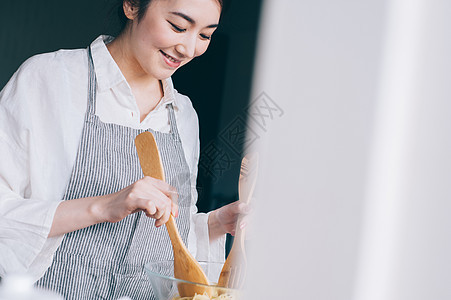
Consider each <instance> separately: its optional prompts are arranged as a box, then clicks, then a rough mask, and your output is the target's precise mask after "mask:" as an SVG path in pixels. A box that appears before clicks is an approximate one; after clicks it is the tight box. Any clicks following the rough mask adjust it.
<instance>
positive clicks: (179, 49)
mask: <svg viewBox="0 0 451 300" xmlns="http://www.w3.org/2000/svg"><path fill="white" fill-rule="evenodd" d="M135 10H136V9H135ZM220 14H221V7H220V5H219V3H218V1H217V0H153V1H152V2H151V3H150V4H149V7H148V8H147V11H146V14H145V15H144V17H143V18H142V19H141V20H140V21H139V22H138V18H137V16H135V17H134V18H133V20H132V21H131V22H132V24H131V28H130V31H128V35H129V36H128V38H129V43H130V46H131V47H130V49H131V52H132V53H131V54H132V56H133V57H132V58H133V59H134V60H135V62H136V63H137V65H136V66H135V67H136V68H137V70H139V71H140V72H142V73H143V74H141V75H149V76H152V77H154V78H156V79H158V80H161V79H165V78H168V77H170V76H171V75H172V74H173V73H174V72H175V70H177V69H178V68H180V67H181V66H183V65H185V64H187V63H188V62H189V61H191V60H192V59H193V58H194V57H197V56H200V55H202V54H203V53H204V52H205V51H206V50H207V48H208V45H209V44H210V38H211V35H212V34H213V32H214V31H215V29H216V27H217V25H218V22H219V17H220ZM135 15H136V14H135Z"/></svg>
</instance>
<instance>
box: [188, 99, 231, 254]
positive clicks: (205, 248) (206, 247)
mask: <svg viewBox="0 0 451 300" xmlns="http://www.w3.org/2000/svg"><path fill="white" fill-rule="evenodd" d="M188 101H189V100H188ZM189 106H190V109H191V111H192V116H191V117H192V120H191V122H190V123H191V124H194V125H191V126H192V127H193V128H192V130H190V131H188V132H187V133H190V134H191V135H192V137H194V138H195V141H196V142H195V143H194V149H193V151H192V153H193V155H192V163H191V166H192V167H191V168H192V170H191V197H192V206H191V215H192V223H191V226H192V230H191V231H190V236H189V243H188V248H189V249H190V251H191V252H192V253H193V254H194V255H195V258H196V259H197V260H198V261H211V262H224V261H225V243H226V235H224V236H223V237H221V238H218V239H216V240H215V241H211V242H210V239H209V231H208V215H209V213H199V212H198V209H197V206H196V203H197V197H198V193H197V188H196V183H197V174H198V163H199V157H200V142H199V125H198V118H197V114H196V112H195V110H194V108H193V107H192V105H191V104H190V105H189ZM190 119H191V118H190Z"/></svg>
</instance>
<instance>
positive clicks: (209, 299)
mask: <svg viewBox="0 0 451 300" xmlns="http://www.w3.org/2000/svg"><path fill="white" fill-rule="evenodd" d="M199 264H200V266H201V267H202V269H203V270H204V272H205V275H207V278H208V280H209V281H210V282H211V283H212V282H217V281H218V278H219V274H220V273H221V270H222V266H223V265H224V263H215V262H202V261H200V262H199ZM144 269H145V271H146V273H147V276H148V278H149V279H150V283H151V284H152V290H153V291H152V292H153V293H154V294H155V296H156V299H157V300H239V299H241V298H240V297H239V290H236V289H231V288H224V287H219V286H215V285H204V284H200V283H194V282H190V281H185V280H181V279H177V278H175V277H174V263H173V261H159V262H150V263H148V264H146V265H145V267H144ZM180 285H189V286H191V287H192V288H193V289H194V290H196V288H198V290H208V293H209V295H211V296H208V295H207V294H196V295H183V296H184V297H181V296H180V294H179V286H180ZM193 289H191V290H193ZM186 296H190V297H186Z"/></svg>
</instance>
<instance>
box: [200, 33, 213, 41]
mask: <svg viewBox="0 0 451 300" xmlns="http://www.w3.org/2000/svg"><path fill="white" fill-rule="evenodd" d="M200 37H201V38H202V39H204V40H211V35H206V34H201V35H200Z"/></svg>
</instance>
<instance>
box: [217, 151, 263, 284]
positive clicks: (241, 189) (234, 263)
mask: <svg viewBox="0 0 451 300" xmlns="http://www.w3.org/2000/svg"><path fill="white" fill-rule="evenodd" d="M257 171H258V153H252V154H249V155H246V156H245V157H244V158H243V160H242V161H241V170H240V178H239V181H238V194H239V198H240V200H241V201H242V202H244V203H247V204H249V202H250V200H251V198H252V194H253V192H254V188H255V182H256V181H257ZM241 221H242V217H240V218H238V220H237V224H236V230H235V238H234V241H233V245H232V249H230V252H229V256H228V257H227V260H226V262H225V264H224V266H223V267H222V271H221V274H220V276H219V280H218V286H222V287H227V288H240V287H242V285H243V283H244V279H245V275H246V265H247V261H246V252H245V249H244V241H245V228H243V229H241V228H240V223H241Z"/></svg>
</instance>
